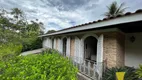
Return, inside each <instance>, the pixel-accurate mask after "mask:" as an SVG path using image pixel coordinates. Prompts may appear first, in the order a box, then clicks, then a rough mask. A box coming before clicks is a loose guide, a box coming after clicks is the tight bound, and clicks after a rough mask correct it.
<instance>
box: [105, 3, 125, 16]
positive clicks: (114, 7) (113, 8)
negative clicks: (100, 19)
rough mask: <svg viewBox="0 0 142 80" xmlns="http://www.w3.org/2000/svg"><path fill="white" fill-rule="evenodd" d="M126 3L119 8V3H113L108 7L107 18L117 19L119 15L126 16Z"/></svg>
mask: <svg viewBox="0 0 142 80" xmlns="http://www.w3.org/2000/svg"><path fill="white" fill-rule="evenodd" d="M124 5H125V4H124V3H121V4H120V6H118V4H117V2H116V1H114V2H112V3H111V4H110V5H109V6H107V9H108V12H105V14H104V15H105V16H106V17H115V16H117V15H122V14H124V11H125V10H126V7H124Z"/></svg>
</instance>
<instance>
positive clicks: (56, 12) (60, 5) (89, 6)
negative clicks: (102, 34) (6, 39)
mask: <svg viewBox="0 0 142 80" xmlns="http://www.w3.org/2000/svg"><path fill="white" fill-rule="evenodd" d="M112 1H115V0H107V1H106V0H34V1H33V0H0V5H1V6H0V7H3V8H5V9H7V10H10V9H11V8H15V7H18V8H20V9H21V10H23V12H24V13H25V14H26V16H27V18H28V19H29V20H33V19H39V21H41V22H43V23H44V26H45V28H46V31H47V30H50V29H55V30H59V29H63V28H67V27H71V26H74V25H78V24H82V23H86V22H90V21H94V20H98V19H102V18H104V16H103V13H104V12H106V11H107V8H106V6H107V5H109V4H110V3H111V2H112ZM116 1H117V2H119V3H122V2H125V3H126V6H127V7H129V8H128V9H127V11H131V12H133V11H135V10H137V9H139V8H142V5H141V4H142V0H135V1H134V0H123V1H122V0H116Z"/></svg>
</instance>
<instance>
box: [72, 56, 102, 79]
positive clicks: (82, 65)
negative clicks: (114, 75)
mask: <svg viewBox="0 0 142 80" xmlns="http://www.w3.org/2000/svg"><path fill="white" fill-rule="evenodd" d="M70 59H72V62H73V65H74V66H76V67H77V68H78V69H79V72H80V73H81V74H83V75H85V76H87V77H89V78H91V79H93V80H100V79H101V77H102V71H103V66H102V62H101V63H96V62H95V61H92V60H87V59H85V60H84V59H81V58H78V57H72V58H70Z"/></svg>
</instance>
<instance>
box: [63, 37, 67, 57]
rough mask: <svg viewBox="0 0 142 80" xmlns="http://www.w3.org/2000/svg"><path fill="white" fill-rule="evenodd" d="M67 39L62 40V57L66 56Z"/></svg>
mask: <svg viewBox="0 0 142 80" xmlns="http://www.w3.org/2000/svg"><path fill="white" fill-rule="evenodd" d="M66 48H67V38H63V55H64V56H66Z"/></svg>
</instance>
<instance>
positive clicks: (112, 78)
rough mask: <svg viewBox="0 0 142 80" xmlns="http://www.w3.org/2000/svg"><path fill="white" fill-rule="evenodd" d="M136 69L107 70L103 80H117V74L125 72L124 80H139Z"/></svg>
mask: <svg viewBox="0 0 142 80" xmlns="http://www.w3.org/2000/svg"><path fill="white" fill-rule="evenodd" d="M135 71H136V70H135V69H134V68H133V67H120V68H117V67H113V68H110V69H106V71H105V73H104V75H103V80H117V79H116V72H125V77H124V80H137V79H138V77H137V75H136V74H135Z"/></svg>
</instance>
